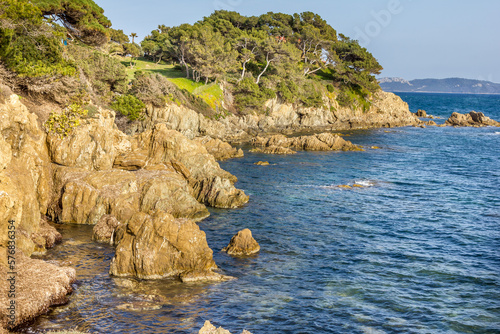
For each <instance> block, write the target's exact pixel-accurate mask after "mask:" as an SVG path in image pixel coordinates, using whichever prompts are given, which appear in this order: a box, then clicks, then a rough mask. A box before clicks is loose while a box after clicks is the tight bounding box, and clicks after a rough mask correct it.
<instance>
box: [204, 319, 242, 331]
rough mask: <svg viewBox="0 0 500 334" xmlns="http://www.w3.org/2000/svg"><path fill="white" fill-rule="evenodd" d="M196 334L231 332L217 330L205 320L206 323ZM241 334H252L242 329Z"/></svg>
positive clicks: (222, 329)
mask: <svg viewBox="0 0 500 334" xmlns="http://www.w3.org/2000/svg"><path fill="white" fill-rule="evenodd" d="M198 334H231V332H230V331H228V330H225V329H224V328H222V327H219V328H217V327H215V326H214V325H212V324H211V323H210V321H208V320H207V321H205V324H204V325H203V327H202V328H201V329H200V331H199V332H198ZM241 334H252V333H250V332H249V331H247V330H246V329H244V330H243V332H241Z"/></svg>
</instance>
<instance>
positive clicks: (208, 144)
mask: <svg viewBox="0 0 500 334" xmlns="http://www.w3.org/2000/svg"><path fill="white" fill-rule="evenodd" d="M194 141H196V142H198V143H200V144H202V145H203V146H205V148H206V149H207V151H208V153H210V154H211V155H213V156H214V157H215V160H219V161H222V160H227V159H232V158H241V157H243V156H244V154H243V150H242V149H241V148H240V149H236V148H235V147H232V146H231V145H230V144H229V143H226V142H224V141H222V140H220V139H216V138H215V139H214V138H211V137H209V136H204V137H198V138H195V139H194Z"/></svg>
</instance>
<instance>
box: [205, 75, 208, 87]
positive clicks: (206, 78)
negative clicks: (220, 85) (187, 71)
mask: <svg viewBox="0 0 500 334" xmlns="http://www.w3.org/2000/svg"><path fill="white" fill-rule="evenodd" d="M206 84H208V77H205V85H206Z"/></svg>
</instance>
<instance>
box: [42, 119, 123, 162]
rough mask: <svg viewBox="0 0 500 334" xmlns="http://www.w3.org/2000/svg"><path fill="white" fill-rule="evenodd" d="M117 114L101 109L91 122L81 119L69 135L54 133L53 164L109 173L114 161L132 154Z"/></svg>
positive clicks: (49, 143)
mask: <svg viewBox="0 0 500 334" xmlns="http://www.w3.org/2000/svg"><path fill="white" fill-rule="evenodd" d="M114 120H115V113H114V112H113V111H110V110H105V109H101V110H100V111H99V112H98V113H96V114H95V115H94V116H93V117H92V118H87V119H82V120H81V124H80V125H79V126H77V127H75V128H73V130H72V131H71V133H70V135H68V136H66V137H61V136H59V135H58V134H55V133H51V134H49V135H48V136H47V146H48V148H49V153H50V158H51V160H52V162H53V163H56V164H58V165H61V166H66V167H78V168H83V169H86V170H106V169H111V168H112V167H113V163H114V161H115V158H116V157H117V156H118V155H119V154H120V153H122V152H127V151H129V150H130V141H129V140H128V138H127V136H126V135H125V134H124V133H123V132H121V131H120V130H118V129H117V128H116V125H115V124H114Z"/></svg>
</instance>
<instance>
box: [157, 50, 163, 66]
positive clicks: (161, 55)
mask: <svg viewBox="0 0 500 334" xmlns="http://www.w3.org/2000/svg"><path fill="white" fill-rule="evenodd" d="M161 57H163V52H162V53H160V58H159V59H158V61H157V62H156V65H158V64H159V63H160V61H161Z"/></svg>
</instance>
